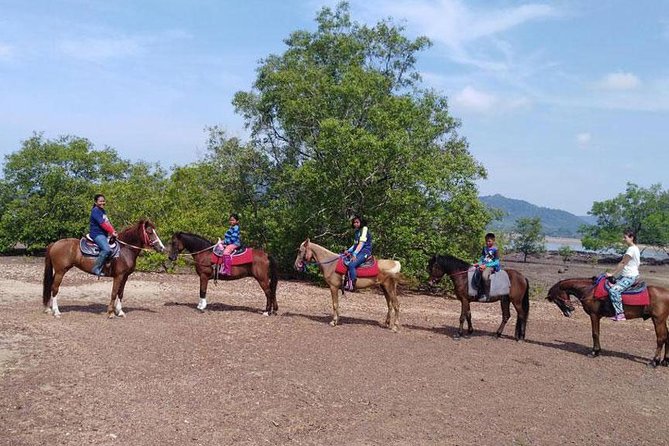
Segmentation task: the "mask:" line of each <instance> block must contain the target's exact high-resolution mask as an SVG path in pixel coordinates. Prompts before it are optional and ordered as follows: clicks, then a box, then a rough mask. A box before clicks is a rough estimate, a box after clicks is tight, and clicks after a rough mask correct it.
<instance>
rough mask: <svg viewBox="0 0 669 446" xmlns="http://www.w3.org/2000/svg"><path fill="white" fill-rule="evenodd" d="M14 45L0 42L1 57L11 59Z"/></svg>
mask: <svg viewBox="0 0 669 446" xmlns="http://www.w3.org/2000/svg"><path fill="white" fill-rule="evenodd" d="M12 52H13V51H12V47H11V46H10V45H7V44H5V43H2V42H0V59H9V58H10V57H11V56H12Z"/></svg>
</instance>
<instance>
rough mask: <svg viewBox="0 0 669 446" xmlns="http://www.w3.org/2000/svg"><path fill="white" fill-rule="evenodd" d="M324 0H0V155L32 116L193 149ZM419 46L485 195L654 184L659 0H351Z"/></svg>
mask: <svg viewBox="0 0 669 446" xmlns="http://www.w3.org/2000/svg"><path fill="white" fill-rule="evenodd" d="M335 3H336V2H333V1H312V0H283V1H281V2H278V1H276V2H274V1H258V0H245V1H243V2H242V1H214V0H199V1H198V0H194V1H185V0H150V1H147V0H141V1H137V0H133V1H129V0H114V1H109V0H70V1H66V0H60V1H57V0H52V1H46V0H32V1H23V0H15V1H8V0H0V156H2V157H3V159H4V155H7V154H9V153H12V152H15V151H17V150H19V149H20V147H21V141H23V140H25V139H26V138H28V137H30V136H31V135H32V133H33V132H34V131H37V132H44V134H45V136H46V137H48V138H55V137H57V136H59V135H77V136H81V137H86V138H88V139H90V140H91V141H92V142H93V143H94V144H95V145H96V147H98V148H103V147H105V146H109V147H113V148H114V149H116V150H117V151H118V152H119V154H120V155H121V156H122V157H124V158H128V159H131V160H140V159H141V160H145V161H151V162H160V163H161V164H162V165H163V166H165V167H170V166H172V165H183V164H187V163H189V162H192V161H196V160H198V159H199V158H200V157H201V156H202V155H203V153H204V147H205V141H206V133H205V130H204V129H205V127H207V126H212V125H219V126H221V127H223V128H225V129H226V130H227V131H228V133H229V135H231V136H239V137H241V138H245V137H246V133H245V130H244V123H243V121H242V119H241V117H239V116H237V115H235V113H234V110H233V107H232V105H231V99H232V97H233V95H234V93H235V92H237V91H240V90H249V89H250V88H251V85H252V83H253V81H254V80H255V75H256V72H255V70H256V68H257V66H258V62H259V60H260V59H262V58H264V57H266V56H267V55H269V54H272V53H274V54H278V53H281V52H282V51H284V49H285V46H284V44H283V39H284V38H286V37H287V36H288V35H289V34H290V33H291V32H292V31H295V30H298V29H309V30H313V29H315V22H314V17H315V15H316V12H317V11H318V10H319V9H320V8H321V7H322V6H324V5H330V6H332V5H334V4H335ZM350 4H351V12H352V16H353V18H354V20H356V21H358V22H363V23H369V24H374V23H376V22H377V21H378V20H380V19H382V18H387V17H393V18H394V19H395V20H396V21H397V22H399V23H402V24H403V25H404V26H405V27H406V34H407V35H409V36H411V37H415V36H418V35H425V36H427V37H429V38H430V39H431V40H432V41H433V43H434V45H433V46H432V47H431V48H430V49H428V50H426V51H424V52H422V53H421V54H419V60H418V69H419V71H420V72H421V74H422V76H423V82H424V85H425V86H426V87H431V88H434V89H436V90H437V91H439V92H440V93H441V94H443V95H444V96H446V97H448V99H449V104H450V108H451V112H452V114H453V115H454V116H456V117H457V118H459V119H461V121H462V127H461V128H460V133H461V134H462V135H463V136H465V137H466V138H467V140H468V141H469V143H470V150H471V153H472V154H473V155H474V157H475V158H476V159H478V160H479V161H481V162H482V163H483V164H484V165H485V166H486V168H487V170H488V179H487V180H484V181H481V182H480V183H479V187H480V192H481V194H482V195H488V194H494V193H500V194H502V195H505V196H507V197H510V198H517V199H522V200H527V201H529V202H531V203H534V204H537V205H540V206H547V207H551V208H557V209H564V210H567V211H570V212H573V213H576V214H579V215H583V214H585V213H586V212H587V211H588V210H590V208H591V206H592V203H593V201H601V200H606V199H609V198H613V197H614V196H616V195H617V194H619V193H621V192H623V191H624V190H625V185H626V183H627V182H633V183H636V184H638V185H640V186H643V187H647V186H650V185H651V184H655V183H662V185H663V187H664V188H665V189H666V188H667V187H668V186H669V184H667V183H669V181H667V180H668V179H669V175H668V174H667V173H666V169H667V166H666V164H667V161H669V156H668V155H667V149H668V147H667V141H669V130H667V129H669V63H668V61H669V2H668V1H664V0H657V1H644V0H641V1H636V2H629V1H608V0H599V1H591V2H583V1H576V0H565V1H553V2H520V1H513V0H499V1H496V0H493V1H463V0H412V1H401V0H400V1H390V0H360V1H359V0H353V1H351V2H350Z"/></svg>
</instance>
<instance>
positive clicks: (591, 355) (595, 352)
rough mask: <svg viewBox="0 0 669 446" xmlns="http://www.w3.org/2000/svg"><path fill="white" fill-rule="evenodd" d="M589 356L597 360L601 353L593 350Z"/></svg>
mask: <svg viewBox="0 0 669 446" xmlns="http://www.w3.org/2000/svg"><path fill="white" fill-rule="evenodd" d="M588 356H590V357H591V358H596V357H597V356H599V352H598V351H594V350H593V351H591V352H590V354H588Z"/></svg>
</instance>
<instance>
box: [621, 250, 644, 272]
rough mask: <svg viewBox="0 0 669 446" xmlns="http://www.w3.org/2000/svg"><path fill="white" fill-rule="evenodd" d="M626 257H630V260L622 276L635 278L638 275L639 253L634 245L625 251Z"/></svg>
mask: <svg viewBox="0 0 669 446" xmlns="http://www.w3.org/2000/svg"><path fill="white" fill-rule="evenodd" d="M625 255H626V256H630V260H629V261H628V262H627V264H626V265H625V267H624V268H623V271H622V273H621V274H622V275H623V276H626V277H636V276H638V275H639V265H641V253H640V252H639V248H638V247H637V246H636V245H632V246H630V247H629V248H627V251H625Z"/></svg>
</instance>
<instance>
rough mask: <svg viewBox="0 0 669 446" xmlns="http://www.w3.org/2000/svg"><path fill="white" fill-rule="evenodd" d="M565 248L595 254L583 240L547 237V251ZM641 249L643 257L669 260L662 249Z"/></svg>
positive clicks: (648, 247) (640, 247)
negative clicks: (583, 243)
mask: <svg viewBox="0 0 669 446" xmlns="http://www.w3.org/2000/svg"><path fill="white" fill-rule="evenodd" d="M563 246H569V247H570V248H571V249H572V250H573V251H576V252H595V251H592V250H588V249H585V248H584V247H583V245H582V244H581V240H579V239H576V238H553V237H546V244H545V247H546V251H557V250H558V249H560V248H562V247H563ZM639 249H641V257H646V258H653V259H657V260H664V259H667V258H669V255H667V253H666V252H664V251H663V250H662V249H657V248H653V247H650V246H646V247H644V246H643V245H639ZM604 253H605V254H609V253H611V254H613V252H604Z"/></svg>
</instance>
